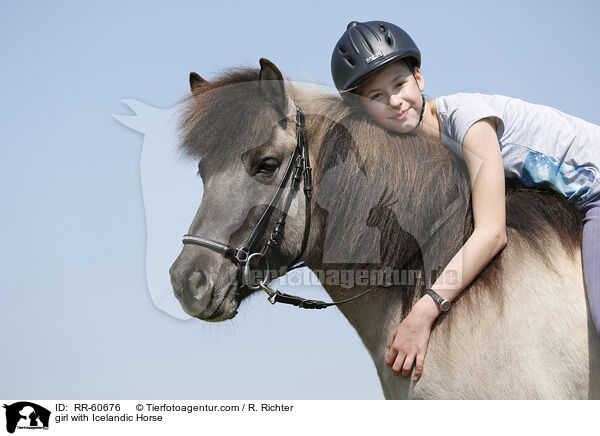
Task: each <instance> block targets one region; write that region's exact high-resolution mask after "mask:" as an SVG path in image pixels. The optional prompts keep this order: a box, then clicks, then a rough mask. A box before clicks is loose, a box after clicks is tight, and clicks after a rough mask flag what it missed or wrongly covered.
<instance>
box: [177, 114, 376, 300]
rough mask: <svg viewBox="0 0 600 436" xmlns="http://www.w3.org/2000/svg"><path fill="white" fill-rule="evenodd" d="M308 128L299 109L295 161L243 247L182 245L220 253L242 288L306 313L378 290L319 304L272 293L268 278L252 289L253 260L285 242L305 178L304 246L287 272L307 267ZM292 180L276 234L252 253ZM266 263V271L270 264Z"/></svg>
mask: <svg viewBox="0 0 600 436" xmlns="http://www.w3.org/2000/svg"><path fill="white" fill-rule="evenodd" d="M305 130H306V126H305V122H304V114H303V113H302V110H300V109H299V108H297V109H296V147H295V148H294V152H293V153H292V157H291V159H290V161H289V162H288V165H287V168H286V170H285V173H284V175H283V178H282V179H281V182H280V183H279V186H278V187H277V191H275V194H274V195H273V198H272V199H271V202H270V203H269V205H268V206H267V209H266V210H265V211H264V213H263V215H262V216H261V218H260V220H259V221H258V223H257V224H256V226H255V227H254V230H252V233H251V234H250V236H249V237H248V239H247V240H246V242H245V243H244V245H242V246H241V247H239V248H235V247H232V246H230V245H227V244H223V243H221V242H217V241H214V240H212V239H208V238H204V237H202V236H195V235H184V237H183V243H184V244H194V245H200V246H203V247H207V248H210V249H211V250H214V251H216V252H218V253H221V254H222V255H223V256H225V257H227V258H228V259H230V260H231V261H232V262H233V263H234V264H236V265H237V266H238V268H239V270H241V271H242V274H241V277H242V286H246V287H248V288H249V289H251V290H254V291H256V290H259V289H262V290H264V291H265V292H266V293H267V294H268V295H269V297H268V300H269V301H270V302H271V303H272V304H275V303H285V304H291V305H293V306H298V307H300V308H304V309H323V308H325V307H329V306H333V305H337V304H341V303H346V302H348V301H351V300H354V299H355V298H358V297H361V296H362V295H365V294H366V293H367V292H369V291H371V290H372V289H373V288H375V286H372V287H370V288H369V289H367V290H366V291H364V292H362V293H360V294H358V295H356V296H354V297H351V298H348V299H345V300H340V301H336V302H332V303H326V302H324V301H319V300H307V299H305V298H302V297H297V296H294V295H289V294H284V293H283V292H281V291H280V290H278V289H272V288H270V287H269V286H267V284H266V283H265V282H266V280H267V277H265V278H264V279H263V280H262V281H261V282H260V283H259V284H258V285H252V284H251V283H250V281H249V276H250V261H251V260H252V259H253V258H254V257H259V258H262V259H263V260H265V262H266V259H265V257H266V256H267V254H268V253H269V251H270V250H271V249H273V248H274V247H275V246H277V245H278V244H279V243H280V242H281V241H282V240H283V238H284V229H285V220H286V217H287V214H288V213H287V212H288V210H289V208H290V205H291V202H292V200H293V198H294V197H295V195H296V193H297V192H298V189H299V187H300V180H301V179H302V178H303V182H304V198H305V206H306V207H305V209H304V210H305V214H304V215H305V216H304V236H303V237H302V245H301V248H300V252H299V253H298V255H297V256H296V258H295V259H294V260H293V262H291V263H290V264H289V266H288V267H287V268H286V270H287V271H291V270H293V269H296V268H300V267H302V266H305V264H304V262H299V263H298V261H299V260H300V258H301V257H302V255H303V254H304V251H305V250H306V245H307V244H308V236H309V234H310V219H311V195H312V189H313V188H312V168H311V166H310V158H309V155H308V140H307V139H306V131H305ZM290 179H291V186H290V192H289V193H288V195H287V197H286V198H285V203H284V206H283V209H282V210H281V214H280V215H279V219H278V220H277V223H276V224H275V227H274V229H273V231H272V232H271V235H270V237H269V240H268V241H267V242H266V243H265V245H264V247H263V248H262V250H261V251H256V252H253V253H251V250H252V246H253V245H254V242H255V241H256V240H257V239H258V237H259V236H261V235H262V234H263V233H264V232H265V230H266V226H267V223H268V222H269V219H270V218H271V215H272V214H273V211H274V210H275V207H276V205H277V203H278V202H279V199H280V197H281V196H282V194H283V191H284V190H285V188H286V186H287V184H288V181H289V180H290ZM266 263H267V270H268V269H269V268H268V262H266Z"/></svg>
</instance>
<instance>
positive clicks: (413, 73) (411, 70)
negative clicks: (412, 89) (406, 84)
mask: <svg viewBox="0 0 600 436" xmlns="http://www.w3.org/2000/svg"><path fill="white" fill-rule="evenodd" d="M407 65H408V64H407ZM409 68H410V67H409ZM410 72H411V73H412V75H413V78H414V79H415V82H416V83H417V87H418V86H419V82H417V76H415V70H414V68H411V69H410ZM421 98H422V99H423V104H422V105H421V115H419V122H418V123H417V125H416V126H415V128H414V129H413V130H415V129H416V128H417V127H419V124H421V121H423V115H424V114H425V96H424V95H423V93H421Z"/></svg>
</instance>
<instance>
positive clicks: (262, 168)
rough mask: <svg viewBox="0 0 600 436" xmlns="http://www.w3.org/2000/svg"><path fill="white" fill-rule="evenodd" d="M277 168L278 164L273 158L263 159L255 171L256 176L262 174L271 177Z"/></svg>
mask: <svg viewBox="0 0 600 436" xmlns="http://www.w3.org/2000/svg"><path fill="white" fill-rule="evenodd" d="M277 168H279V162H278V161H277V159H275V158H273V157H268V158H266V159H263V160H262V161H261V163H260V164H259V165H258V167H257V169H256V174H264V175H266V176H272V175H273V173H275V170H277Z"/></svg>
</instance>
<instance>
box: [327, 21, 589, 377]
mask: <svg viewBox="0 0 600 436" xmlns="http://www.w3.org/2000/svg"><path fill="white" fill-rule="evenodd" d="M420 66H421V54H420V52H419V49H418V48H417V47H416V45H415V43H414V42H413V40H412V39H411V38H410V36H409V35H408V34H407V33H406V32H404V31H403V30H402V29H400V28H399V27H397V26H395V25H393V24H391V23H387V22H384V21H369V22H365V23H359V22H356V21H353V22H351V23H350V24H348V27H347V29H346V32H344V34H343V35H342V37H341V38H340V40H339V41H338V43H337V45H336V46H335V48H334V51H333V55H332V59H331V71H332V75H333V81H334V83H335V85H336V87H337V89H338V91H340V94H341V95H342V98H346V97H347V96H348V94H349V93H354V94H358V95H359V96H361V97H363V98H360V100H361V104H362V107H364V109H365V110H366V112H367V113H368V114H369V115H370V116H371V117H372V118H373V120H374V121H376V122H377V123H378V124H379V125H381V126H382V127H385V128H387V129H389V130H393V131H395V132H398V133H408V132H413V133H416V134H418V135H422V136H424V137H426V138H429V139H432V140H437V141H442V143H444V144H446V145H448V146H449V147H450V148H451V149H452V150H453V151H454V152H456V153H457V154H458V155H459V156H460V157H462V158H463V159H464V161H465V163H466V166H467V168H468V172H469V177H470V180H471V189H472V192H471V198H472V205H473V218H474V231H473V233H472V235H471V236H470V237H469V239H468V240H467V241H466V242H465V244H464V245H463V247H462V248H461V249H460V251H459V252H458V253H457V254H456V255H455V256H454V257H453V258H452V260H451V261H450V263H449V264H448V265H447V266H446V268H445V269H444V271H443V272H442V273H441V274H440V276H439V277H438V279H437V280H436V281H435V283H434V284H433V285H432V286H431V289H428V290H427V293H426V295H425V296H423V297H422V298H421V299H420V300H419V301H418V302H417V303H416V304H415V306H414V307H413V308H412V310H411V312H410V313H409V315H408V316H407V317H406V318H405V319H404V320H403V321H402V322H401V323H400V325H399V326H398V328H397V329H396V332H395V334H394V336H393V337H392V338H391V340H390V342H389V344H388V345H389V351H388V354H387V356H386V358H385V361H386V364H388V365H390V366H392V369H393V370H394V372H396V373H402V375H404V376H407V375H408V374H409V372H410V369H411V368H412V366H413V362H415V370H414V372H413V378H414V380H415V381H416V380H418V379H419V377H420V375H421V373H422V371H423V361H424V358H425V352H426V349H427V343H428V341H429V334H430V331H431V326H432V324H433V322H434V320H435V319H436V317H437V316H438V315H439V314H440V313H441V312H442V311H443V310H448V308H449V306H450V301H452V300H453V299H454V298H455V297H456V296H457V295H458V294H460V292H461V291H462V290H463V289H464V288H465V287H466V286H467V285H468V284H469V283H470V282H471V281H472V280H473V279H474V278H475V277H476V276H477V275H478V274H479V273H480V272H481V271H482V270H483V269H484V268H485V266H486V265H487V264H488V262H489V261H490V260H491V259H492V258H493V257H494V256H495V255H496V254H497V253H498V252H499V251H500V250H501V249H502V248H503V247H504V246H505V245H506V211H505V191H504V180H505V174H506V176H507V177H517V178H519V179H520V180H521V182H522V183H523V184H524V185H526V186H535V185H542V186H549V187H551V188H552V189H554V190H556V191H558V192H560V193H562V194H563V195H565V196H566V197H568V198H569V199H571V200H574V201H575V202H576V204H577V205H578V207H580V208H581V209H582V210H583V211H584V213H585V218H584V227H583V241H582V254H583V270H584V281H585V286H586V289H587V293H588V301H589V305H590V310H591V313H592V319H593V321H594V325H595V326H596V329H597V330H598V333H599V334H600V195H599V194H600V171H599V168H600V126H597V125H595V124H591V123H588V122H586V121H583V120H581V119H579V118H575V117H572V116H569V115H566V114H564V113H562V112H559V111H558V110H555V109H552V108H550V107H547V106H541V105H536V104H531V103H527V102H525V101H522V100H519V99H514V98H509V97H504V96H500V95H483V94H455V95H450V96H447V97H440V98H437V99H435V100H429V99H427V100H426V99H425V97H424V96H423V94H422V92H423V90H424V89H425V80H424V78H423V75H422V74H421V71H420V70H419V67H420ZM449 271H461V274H459V280H458V283H453V282H456V280H445V279H444V278H445V275H446V274H447V273H448V272H449ZM448 277H450V276H448Z"/></svg>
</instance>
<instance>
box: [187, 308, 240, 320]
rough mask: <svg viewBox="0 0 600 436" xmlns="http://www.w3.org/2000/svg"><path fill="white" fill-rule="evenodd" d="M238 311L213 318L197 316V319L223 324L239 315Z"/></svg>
mask: <svg viewBox="0 0 600 436" xmlns="http://www.w3.org/2000/svg"><path fill="white" fill-rule="evenodd" d="M237 313H238V311H237V310H234V311H233V312H223V313H222V314H220V315H218V316H216V317H212V318H202V317H201V316H200V315H196V316H195V318H198V319H201V320H202V321H208V322H221V321H227V320H228V319H232V318H234V317H235V316H236V315H237Z"/></svg>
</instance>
